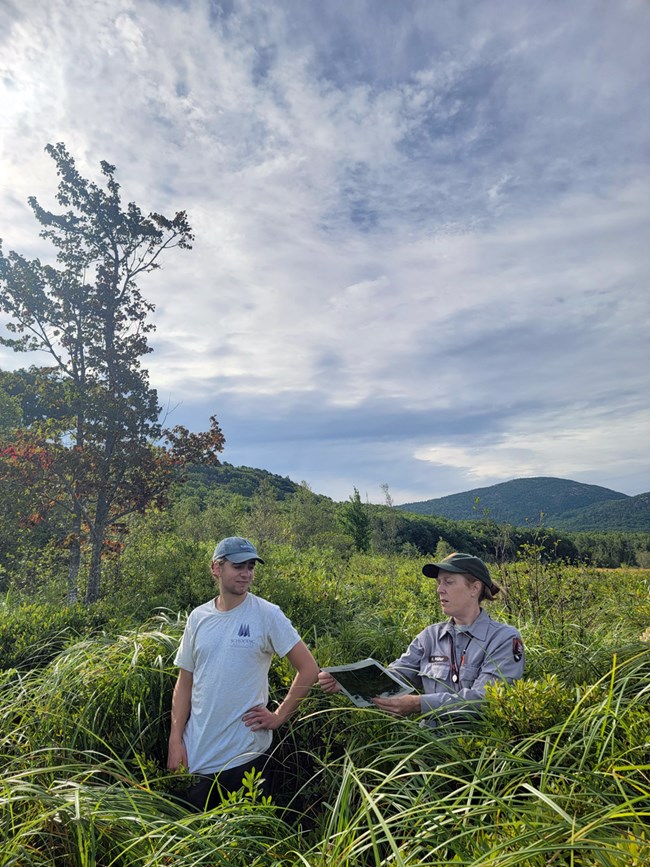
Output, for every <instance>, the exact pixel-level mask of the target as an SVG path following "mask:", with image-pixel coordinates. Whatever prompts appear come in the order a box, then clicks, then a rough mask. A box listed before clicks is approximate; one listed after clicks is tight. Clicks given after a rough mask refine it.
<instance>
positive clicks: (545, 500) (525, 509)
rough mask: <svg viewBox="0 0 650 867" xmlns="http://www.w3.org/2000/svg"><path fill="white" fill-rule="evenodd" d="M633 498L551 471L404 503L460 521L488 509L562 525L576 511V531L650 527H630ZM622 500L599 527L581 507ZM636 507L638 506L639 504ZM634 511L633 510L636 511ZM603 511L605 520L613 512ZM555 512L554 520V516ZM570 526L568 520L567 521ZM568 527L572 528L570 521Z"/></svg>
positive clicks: (515, 519)
mask: <svg viewBox="0 0 650 867" xmlns="http://www.w3.org/2000/svg"><path fill="white" fill-rule="evenodd" d="M630 499H632V498H630V497H628V495H627V494H621V493H619V492H617V491H612V490H610V489H609V488H603V487H600V486H599V485H585V484H583V483H581V482H574V481H571V480H570V479H555V478H548V477H545V476H542V477H538V478H530V479H512V480H511V481H509V482H502V483H500V484H498V485H491V486H490V487H486V488H474V489H473V490H471V491H464V492H462V493H460V494H451V495H450V496H448V497H439V498H437V499H433V500H424V501H421V502H416V503H404V504H402V505H401V506H399V508H400V509H404V510H405V511H409V512H415V513H418V514H422V515H443V516H444V517H446V518H452V519H453V520H456V521H466V520H472V519H473V518H476V517H480V516H481V515H483V514H489V516H490V517H491V518H493V519H494V520H495V521H503V522H506V523H508V524H513V525H514V526H526V525H530V524H538V523H540V521H541V520H543V522H544V523H546V524H548V525H550V526H553V525H554V523H553V522H556V523H557V524H558V526H559V518H560V517H561V516H562V515H563V514H564V513H566V512H571V514H572V515H574V516H575V520H574V521H573V525H572V526H571V527H570V529H575V530H593V529H602V530H633V529H635V530H636V529H638V530H646V531H650V523H648V522H646V524H645V526H637V524H638V522H635V523H634V526H630V525H628V523H627V516H628V513H627V511H626V509H625V505H624V503H626V502H627V501H628V500H630ZM610 501H621V502H619V505H618V508H617V509H616V510H613V511H612V512H611V513H609V514H611V517H612V523H611V524H610V525H609V526H604V525H603V523H601V524H600V525H599V526H593V525H592V524H593V522H589V521H587V522H586V523H584V524H582V523H581V522H580V520H579V517H580V516H579V514H578V512H577V510H579V509H585V508H588V507H590V506H594V505H595V504H603V503H608V502H610ZM633 510H634V509H633ZM633 510H632V511H633ZM607 514H608V513H607V511H603V512H602V515H603V520H604V518H605V516H606V515H607ZM551 515H552V516H553V518H552V519H550V518H549V516H551ZM562 526H563V527H565V526H566V525H565V524H562ZM566 529H569V527H568V526H566Z"/></svg>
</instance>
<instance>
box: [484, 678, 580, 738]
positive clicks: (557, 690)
mask: <svg viewBox="0 0 650 867" xmlns="http://www.w3.org/2000/svg"><path fill="white" fill-rule="evenodd" d="M575 704H576V695H575V691H572V690H570V689H568V688H567V687H566V686H564V685H563V684H562V683H560V681H559V679H558V677H557V675H555V674H547V675H546V676H545V677H543V678H542V679H541V680H517V681H515V682H514V683H512V684H505V683H493V684H489V685H488V686H487V689H486V695H485V703H484V706H483V713H484V718H485V725H486V726H487V730H488V731H490V732H492V733H494V732H503V733H504V735H506V736H507V735H510V736H521V735H529V734H533V733H535V732H542V731H545V730H546V729H549V728H552V727H553V726H554V725H557V724H559V723H562V722H564V721H565V720H566V718H567V717H568V715H569V714H570V713H571V711H572V710H573V709H574V707H575Z"/></svg>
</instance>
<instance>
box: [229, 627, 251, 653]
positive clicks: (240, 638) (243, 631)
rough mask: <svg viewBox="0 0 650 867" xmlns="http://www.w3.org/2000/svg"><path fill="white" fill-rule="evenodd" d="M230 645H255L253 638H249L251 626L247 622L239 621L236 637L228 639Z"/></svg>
mask: <svg viewBox="0 0 650 867" xmlns="http://www.w3.org/2000/svg"><path fill="white" fill-rule="evenodd" d="M230 646H231V647H255V639H253V638H251V628H250V625H249V624H248V623H240V624H239V629H238V631H237V637H236V638H235V637H233V638H231V639H230Z"/></svg>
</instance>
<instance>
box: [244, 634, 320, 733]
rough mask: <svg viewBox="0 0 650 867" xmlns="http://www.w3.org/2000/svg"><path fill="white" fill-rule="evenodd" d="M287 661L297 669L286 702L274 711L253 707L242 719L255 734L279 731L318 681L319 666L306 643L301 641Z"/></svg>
mask: <svg viewBox="0 0 650 867" xmlns="http://www.w3.org/2000/svg"><path fill="white" fill-rule="evenodd" d="M287 659H288V660H289V662H290V663H291V665H293V667H294V668H295V669H296V676H295V677H294V679H293V682H292V684H291V686H290V687H289V691H288V692H287V694H286V696H285V698H284V701H283V702H282V703H281V704H280V706H279V707H278V708H276V710H274V711H270V710H269V709H268V708H267V707H263V706H259V707H253V708H251V709H250V710H248V711H246V713H245V714H244V716H243V717H242V719H243V721H244V723H245V724H246V725H247V726H249V727H250V728H251V729H252V730H253V731H254V732H256V731H260V730H261V729H277V728H279V727H280V726H281V725H282V723H284V722H286V721H287V720H288V719H289V717H290V716H291V714H293V713H295V711H296V710H297V708H298V705H299V704H300V702H301V701H302V699H303V698H304V697H305V696H306V695H307V693H308V692H309V690H310V689H311V688H312V686H313V684H314V683H316V681H317V680H318V665H317V664H316V660H315V659H314V657H313V656H312V655H311V652H310V650H309V648H308V647H307V645H306V644H305V643H304V641H299V642H298V643H297V644H294V646H293V647H292V648H291V650H290V651H289V653H287Z"/></svg>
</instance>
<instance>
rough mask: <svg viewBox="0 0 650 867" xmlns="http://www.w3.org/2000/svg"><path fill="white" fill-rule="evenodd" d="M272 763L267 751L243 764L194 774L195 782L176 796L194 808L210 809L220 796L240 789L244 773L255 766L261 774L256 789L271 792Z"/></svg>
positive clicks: (266, 793)
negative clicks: (211, 772)
mask: <svg viewBox="0 0 650 867" xmlns="http://www.w3.org/2000/svg"><path fill="white" fill-rule="evenodd" d="M272 764H273V761H272V759H271V758H270V756H269V754H268V753H265V754H264V755H262V756H258V757H257V758H255V759H253V760H252V761H250V762H246V764H245V765H237V766H236V767H234V768H226V769H225V770H223V771H219V773H218V774H195V777H196V780H197V782H196V783H194V785H192V786H190V787H189V788H188V789H185V790H184V791H183V792H180V793H179V795H178V797H179V798H180V800H181V801H185V802H186V803H187V804H189V805H190V806H192V807H194V808H195V809H196V810H199V811H202V810H212V809H213V807H217V806H219V804H221V796H222V794H223V795H229V794H230V793H231V792H236V791H237V790H238V789H241V787H242V782H243V779H244V775H245V774H247V773H248V772H249V771H251V770H252V769H253V768H255V770H256V771H260V772H261V774H262V778H263V779H262V780H261V782H260V783H259V786H258V789H259V792H260V794H261V795H270V794H272V790H273V786H272V779H271V777H272V771H273V768H272Z"/></svg>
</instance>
